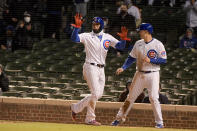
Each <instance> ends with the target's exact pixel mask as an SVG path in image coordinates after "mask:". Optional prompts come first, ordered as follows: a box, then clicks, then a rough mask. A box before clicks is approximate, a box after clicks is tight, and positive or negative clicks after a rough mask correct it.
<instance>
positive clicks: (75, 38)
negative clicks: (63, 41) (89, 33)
mask: <svg viewBox="0 0 197 131" xmlns="http://www.w3.org/2000/svg"><path fill="white" fill-rule="evenodd" d="M82 23H83V21H82V16H81V15H80V14H76V15H75V24H71V25H72V26H73V27H74V30H73V32H72V35H71V40H72V41H73V42H80V38H79V34H78V33H79V29H80V28H81V25H82Z"/></svg>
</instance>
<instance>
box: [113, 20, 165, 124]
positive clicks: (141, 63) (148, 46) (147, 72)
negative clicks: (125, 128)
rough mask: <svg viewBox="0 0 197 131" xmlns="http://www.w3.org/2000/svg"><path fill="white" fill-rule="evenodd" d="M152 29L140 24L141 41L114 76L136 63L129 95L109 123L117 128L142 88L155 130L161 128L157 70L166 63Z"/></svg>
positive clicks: (160, 44) (163, 52)
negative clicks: (145, 91)
mask: <svg viewBox="0 0 197 131" xmlns="http://www.w3.org/2000/svg"><path fill="white" fill-rule="evenodd" d="M152 33H153V27H152V25H151V24H149V23H142V24H141V25H140V27H139V34H140V37H141V40H138V41H137V42H136V43H135V45H134V47H133V49H132V51H131V52H130V54H129V56H128V58H127V59H126V61H125V63H124V64H123V66H122V67H121V68H118V69H117V71H116V74H117V75H119V74H120V73H122V72H123V71H124V70H126V69H127V68H128V67H129V66H130V65H131V64H132V63H133V62H135V61H136V73H135V75H134V78H133V81H132V84H131V85H130V90H129V95H128V97H127V99H126V100H125V102H124V104H123V106H122V107H121V108H120V109H119V112H118V114H117V115H116V119H115V120H114V121H113V122H112V123H111V125H112V126H117V125H118V124H120V122H124V121H125V120H126V116H127V115H128V113H129V111H130V109H131V107H132V106H133V103H134V101H135V100H136V98H137V97H138V96H139V95H140V94H141V93H142V91H143V89H144V88H147V89H148V94H149V100H150V102H151V105H152V108H153V112H154V116H155V122H156V126H155V127H156V128H163V127H164V126H163V119H162V113H161V106H160V103H159V100H158V98H159V93H158V92H159V70H160V66H159V65H160V64H164V63H166V60H167V56H166V51H165V48H164V45H163V44H162V43H161V42H160V41H159V40H157V39H155V38H153V37H152Z"/></svg>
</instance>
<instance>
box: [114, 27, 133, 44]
mask: <svg viewBox="0 0 197 131" xmlns="http://www.w3.org/2000/svg"><path fill="white" fill-rule="evenodd" d="M127 33H128V29H127V28H126V27H125V26H122V27H121V33H117V35H119V36H120V38H121V40H127V41H130V40H131V39H130V38H127Z"/></svg>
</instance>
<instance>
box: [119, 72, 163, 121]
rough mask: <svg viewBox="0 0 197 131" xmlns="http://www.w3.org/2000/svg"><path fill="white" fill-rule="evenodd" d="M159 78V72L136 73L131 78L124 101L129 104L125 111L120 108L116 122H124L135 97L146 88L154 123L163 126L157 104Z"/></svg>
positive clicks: (159, 107)
mask: <svg viewBox="0 0 197 131" xmlns="http://www.w3.org/2000/svg"><path fill="white" fill-rule="evenodd" d="M159 77H160V76H159V71H157V72H152V73H146V74H145V73H142V72H138V71H137V72H136V73H135V75H134V77H133V81H132V84H131V85H130V87H131V88H130V90H129V95H128V96H127V99H126V101H129V102H130V104H129V106H128V108H127V109H126V110H124V109H123V108H124V107H123V106H122V107H121V108H120V110H119V112H118V114H117V116H116V118H117V119H118V120H123V121H125V119H126V116H127V115H128V113H129V111H130V110H131V108H132V106H133V103H134V102H135V100H136V99H137V97H138V96H139V95H140V94H141V93H142V91H143V89H144V88H147V89H148V95H149V100H150V102H151V105H152V108H153V113H154V116H155V122H156V123H157V124H163V118H162V113H161V106H160V103H159V81H160V78H159ZM126 101H125V102H126ZM124 104H125V103H124Z"/></svg>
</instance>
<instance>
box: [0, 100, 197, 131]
mask: <svg viewBox="0 0 197 131" xmlns="http://www.w3.org/2000/svg"><path fill="white" fill-rule="evenodd" d="M75 102H77V101H69V100H68V101H64V100H48V99H47V100H46V99H45V100H43V99H27V98H0V120H10V121H39V122H56V123H74V122H73V121H72V119H71V117H70V114H71V111H70V104H71V103H75ZM121 105H122V103H119V102H97V107H96V115H97V118H96V120H97V121H99V122H101V123H102V124H103V125H109V124H110V123H111V122H112V120H114V118H115V115H116V113H117V111H118V109H119V107H120V106H121ZM162 113H163V119H164V125H165V127H166V128H188V129H190V128H191V129H197V106H184V105H181V106H180V105H162ZM85 115H86V110H84V111H83V112H82V113H79V114H78V122H77V123H84V119H85ZM121 126H140V127H153V126H155V123H154V116H153V112H152V107H151V105H150V104H134V106H133V108H132V109H131V111H130V113H129V115H128V117H127V120H126V122H125V123H124V124H121Z"/></svg>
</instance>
